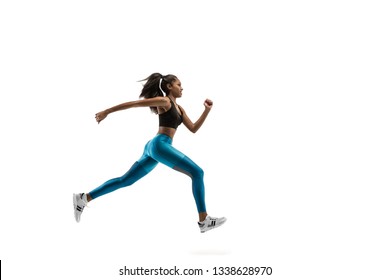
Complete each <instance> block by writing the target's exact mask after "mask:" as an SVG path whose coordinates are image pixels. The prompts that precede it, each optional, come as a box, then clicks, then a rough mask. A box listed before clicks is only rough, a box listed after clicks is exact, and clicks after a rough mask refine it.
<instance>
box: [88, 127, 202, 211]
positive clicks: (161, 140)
mask: <svg viewBox="0 0 390 280" xmlns="http://www.w3.org/2000/svg"><path fill="white" fill-rule="evenodd" d="M159 162H161V163H163V164H165V165H167V166H169V167H171V168H173V169H175V170H177V171H180V172H182V173H184V174H186V175H188V176H189V177H191V179H192V193H193V195H194V198H195V202H196V207H197V209H198V213H201V212H206V204H205V199H204V197H205V195H204V183H203V170H202V169H201V168H200V167H199V166H198V165H196V163H195V162H193V161H192V160H191V159H190V158H189V157H187V156H186V155H184V154H183V153H181V152H180V151H178V150H177V149H175V148H174V147H173V146H172V138H170V137H169V136H167V135H165V134H157V135H156V136H155V137H154V138H153V139H152V140H150V141H149V142H148V143H147V144H146V145H145V149H144V153H143V155H142V156H141V158H140V159H139V160H138V161H136V162H135V163H134V164H133V166H132V167H131V168H130V170H129V171H127V172H126V173H125V174H124V175H123V176H122V177H119V178H114V179H111V180H108V181H107V182H105V183H104V184H103V185H101V186H99V187H97V188H96V189H94V190H93V191H91V192H90V193H89V195H90V196H91V197H92V199H95V198H98V197H99V196H102V195H105V194H107V193H110V192H113V191H115V190H117V189H119V188H123V187H127V186H130V185H132V184H134V183H135V182H136V181H138V180H139V179H141V178H142V177H144V176H145V175H146V174H148V173H149V172H150V171H152V170H153V169H154V168H155V167H156V165H157V164H158V163H159Z"/></svg>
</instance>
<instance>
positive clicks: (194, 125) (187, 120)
mask: <svg viewBox="0 0 390 280" xmlns="http://www.w3.org/2000/svg"><path fill="white" fill-rule="evenodd" d="M203 105H204V107H205V108H204V111H203V113H202V115H201V116H200V117H199V119H198V120H197V121H196V122H195V123H193V122H192V121H191V120H190V118H189V117H188V116H187V114H186V112H185V111H184V109H183V108H182V107H181V106H179V107H180V110H181V112H182V116H183V124H184V125H185V126H186V127H187V128H188V130H189V131H191V132H192V133H195V132H197V131H198V129H199V128H200V127H201V126H202V125H203V123H204V121H205V120H206V118H207V116H208V114H209V113H210V110H211V108H212V107H213V101H211V100H210V99H206V100H205V101H204V103H203Z"/></svg>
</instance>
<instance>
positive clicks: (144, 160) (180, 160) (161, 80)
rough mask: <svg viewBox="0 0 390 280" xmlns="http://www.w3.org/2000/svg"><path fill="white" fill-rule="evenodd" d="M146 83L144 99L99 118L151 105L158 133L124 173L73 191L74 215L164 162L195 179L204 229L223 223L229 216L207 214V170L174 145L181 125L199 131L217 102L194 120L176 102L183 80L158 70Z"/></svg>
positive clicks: (124, 104)
mask: <svg viewBox="0 0 390 280" xmlns="http://www.w3.org/2000/svg"><path fill="white" fill-rule="evenodd" d="M143 81H146V83H145V85H144V86H143V89H142V91H141V94H140V98H142V99H140V100H137V101H130V102H126V103H122V104H119V105H117V106H114V107H112V108H109V109H107V110H104V111H101V112H99V113H97V114H96V121H97V122H98V123H100V122H101V121H102V120H104V119H105V118H106V117H107V116H108V115H109V114H111V113H114V112H117V111H120V110H125V109H130V108H135V107H150V109H151V111H152V112H153V113H155V114H158V117H159V129H158V132H157V135H156V136H155V137H154V138H153V139H152V140H150V141H149V142H148V143H147V144H146V145H145V149H144V153H143V155H142V156H141V158H140V159H139V160H138V161H136V162H135V163H134V164H133V166H132V167H131V168H130V170H129V171H127V172H126V173H125V174H124V175H123V176H122V177H119V178H115V179H111V180H109V181H107V182H105V183H104V184H103V185H101V186H99V187H97V188H96V189H94V190H92V191H91V192H89V193H80V194H73V206H74V215H75V218H76V221H77V222H79V221H80V216H81V213H82V212H83V210H84V207H85V206H86V205H87V203H88V202H89V201H91V200H93V199H96V198H98V197H99V196H102V195H105V194H107V193H110V192H112V191H115V190H117V189H119V188H123V187H126V186H130V185H132V184H134V183H135V182H136V181H138V180H139V179H141V178H142V177H143V176H145V175H146V174H148V173H149V172H150V171H152V170H153V169H154V168H155V167H156V165H157V164H158V163H159V162H161V163H163V164H165V165H167V166H169V167H171V168H173V169H175V170H177V171H180V172H182V173H184V174H186V175H188V176H189V177H191V179H192V192H193V195H194V198H195V202H196V207H197V210H198V213H199V222H198V225H199V228H200V231H201V232H202V233H203V232H206V231H208V230H210V229H213V228H216V227H219V226H221V225H222V224H223V223H225V221H226V218H224V217H223V218H213V217H210V216H209V215H208V214H207V211H206V204H205V194H204V183H203V170H202V169H201V168H200V167H199V166H198V165H196V164H195V163H194V162H193V161H192V160H191V159H190V158H189V157H187V156H186V155H184V154H183V153H182V152H180V151H178V150H177V149H175V148H174V147H173V146H172V140H173V137H174V136H175V133H176V129H177V127H178V126H179V125H180V124H181V123H183V124H184V125H185V126H186V127H187V128H188V129H189V130H190V131H191V132H193V133H195V132H196V131H198V129H199V128H200V127H201V126H202V124H203V122H204V121H205V119H206V118H207V115H208V114H209V112H210V110H211V108H212V106H213V102H212V101H211V100H209V99H206V100H205V102H204V106H205V110H204V112H203V113H202V115H201V116H200V117H199V119H198V120H197V121H196V122H195V123H193V122H192V121H191V120H190V119H189V117H188V116H187V114H186V112H185V111H184V109H183V108H182V107H181V106H179V105H178V104H177V103H176V99H177V98H180V97H181V96H182V91H183V88H182V87H181V82H180V80H179V79H178V78H177V77H176V76H174V75H166V76H163V75H161V74H159V73H154V74H152V75H150V76H149V77H148V78H146V79H144V80H143Z"/></svg>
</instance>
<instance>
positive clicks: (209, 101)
mask: <svg viewBox="0 0 390 280" xmlns="http://www.w3.org/2000/svg"><path fill="white" fill-rule="evenodd" d="M203 105H204V106H205V107H206V109H208V110H211V108H212V107H213V101H211V100H210V99H206V100H205V101H204V103H203Z"/></svg>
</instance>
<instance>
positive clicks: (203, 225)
mask: <svg viewBox="0 0 390 280" xmlns="http://www.w3.org/2000/svg"><path fill="white" fill-rule="evenodd" d="M225 222H226V218H225V217H222V218H213V217H210V216H207V217H206V219H205V220H204V221H203V222H198V225H199V229H200V232H201V233H204V232H206V231H208V230H210V229H213V228H217V227H219V226H222V225H223V224H224V223H225Z"/></svg>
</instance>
